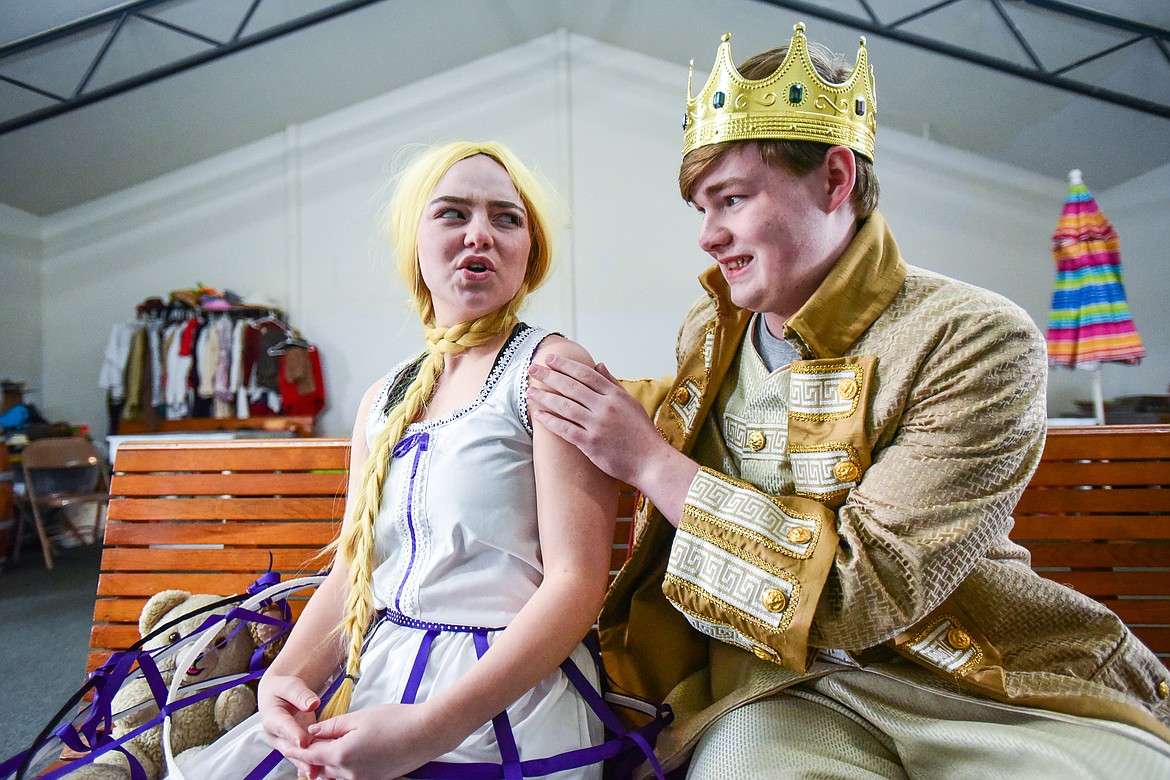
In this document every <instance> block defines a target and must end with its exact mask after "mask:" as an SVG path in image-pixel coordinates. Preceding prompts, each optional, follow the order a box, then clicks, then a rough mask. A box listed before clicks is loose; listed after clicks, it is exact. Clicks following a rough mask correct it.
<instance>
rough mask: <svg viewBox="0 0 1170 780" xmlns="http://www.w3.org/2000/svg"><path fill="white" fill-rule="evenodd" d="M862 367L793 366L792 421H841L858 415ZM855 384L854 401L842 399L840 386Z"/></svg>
mask: <svg viewBox="0 0 1170 780" xmlns="http://www.w3.org/2000/svg"><path fill="white" fill-rule="evenodd" d="M861 378H862V370H861V366H859V365H836V366H801V365H797V364H795V363H794V364H793V365H792V377H791V379H790V381H789V385H788V416H789V418H790V419H793V420H842V419H844V418H846V417H849V416H851V415H852V414H853V413H854V412H856V411H857V404H858V403H859V402H860V400H861V392H860V387H861ZM847 380H848V381H849V382H852V383H853V384H852V386H853V388H854V392H853V394H852V397H851V398H844V397H842V395H841V391H840V388H841V384H842V382H845V381H847Z"/></svg>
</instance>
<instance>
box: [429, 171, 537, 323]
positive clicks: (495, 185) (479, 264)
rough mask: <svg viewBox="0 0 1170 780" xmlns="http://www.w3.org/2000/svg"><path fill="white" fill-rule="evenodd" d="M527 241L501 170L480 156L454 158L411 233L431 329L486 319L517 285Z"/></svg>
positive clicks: (514, 195) (520, 209) (521, 212)
mask: <svg viewBox="0 0 1170 780" xmlns="http://www.w3.org/2000/svg"><path fill="white" fill-rule="evenodd" d="M531 247H532V236H531V234H530V232H529V227H528V213H527V212H526V211H525V209H524V203H523V201H522V200H521V199H520V193H519V192H517V191H516V186H515V185H514V184H513V183H512V179H511V177H509V176H508V172H507V171H505V170H504V168H503V166H501V165H500V164H499V163H498V162H496V161H495V160H493V159H492V158H490V157H487V156H486V155H482V154H480V155H475V156H474V157H468V158H466V159H463V160H460V161H459V162H457V163H455V164H454V165H452V166H451V168H450V169H448V171H447V172H446V173H445V174H443V177H442V178H441V179H439V181H438V183H437V184H436V185H435V189H434V191H433V192H431V197H430V199H429V200H428V201H427V205H426V207H425V208H424V210H423V215H422V220H421V221H420V222H419V227H418V261H419V268H420V270H421V272H422V278H423V281H424V282H425V283H426V286H427V289H428V290H430V293H431V302H432V304H433V306H434V309H435V324H436V325H440V326H444V327H450V326H451V325H456V324H458V323H460V322H469V321H471V320H474V319H476V318H478V317H482V316H484V315H486V314H490V313H492V312H494V311H496V310H497V309H499V308H500V307H501V306H503V305H504V304H506V303H507V302H508V301H510V300H512V298H513V297H514V296H515V295H516V292H517V291H518V290H519V289H520V285H521V283H522V282H523V281H524V273H525V270H526V269H527V267H528V254H529V251H530V250H531Z"/></svg>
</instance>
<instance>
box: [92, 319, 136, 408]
mask: <svg viewBox="0 0 1170 780" xmlns="http://www.w3.org/2000/svg"><path fill="white" fill-rule="evenodd" d="M141 329H142V323H141V322H115V323H114V325H113V326H112V327H111V328H110V339H109V341H108V342H106V352H105V354H104V355H103V356H102V367H101V370H100V371H99V372H98V387H100V388H101V389H103V390H105V391H107V392H108V393H109V394H110V400H111V401H113V402H114V403H120V402H122V401H124V400H126V362H127V361H128V360H129V359H130V341H131V340H132V339H133V338H134V334H135V333H137V332H138V331H139V330H141Z"/></svg>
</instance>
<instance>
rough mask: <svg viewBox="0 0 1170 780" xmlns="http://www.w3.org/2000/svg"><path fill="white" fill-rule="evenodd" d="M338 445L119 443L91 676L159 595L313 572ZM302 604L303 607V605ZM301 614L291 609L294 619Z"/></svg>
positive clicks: (332, 500) (339, 502)
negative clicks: (276, 574) (266, 574)
mask: <svg viewBox="0 0 1170 780" xmlns="http://www.w3.org/2000/svg"><path fill="white" fill-rule="evenodd" d="M348 466H349V440H348V439H291V440H286V439H279V440H274V439H267V440H264V439H241V440H229V441H214V442H194V443H193V442H189V441H184V442H152V443H140V442H128V443H126V444H123V445H122V446H121V447H119V448H118V452H117V456H116V459H115V462H114V476H113V478H112V480H111V489H110V495H111V499H110V510H109V519H108V521H107V524H106V534H105V548H104V550H103V552H102V561H101V574H100V575H99V579H98V590H97V601H96V602H95V605H94V625H93V630H92V633H91V637H90V655H89V669H91V670H92V669H94V668H96V667H97V666H98V665H100V664H101V663H102V662H103V661H104V660H105V658H106V657H107V656H108V654H109V652H110V651H111V650H122V649H125V648H126V647H129V646H130V645H131V644H132V643H134V642H135V641H136V640H137V639H138V638H139V637H138V615H139V614H140V613H141V612H142V607H143V605H144V604H145V603H146V599H147V598H149V597H150V596H151V595H152V594H154V593H157V592H158V591H160V590H166V589H168V588H173V589H180V590H187V591H190V592H192V593H214V594H219V595H231V594H236V593H242V592H243V591H244V590H245V589H246V588H247V587H248V585H250V584H251V583H252V582H254V581H255V580H256V578H257V577H258V576H260V575H261V574H263V573H264V572H266V571H268V569H269V560H270V558H269V556H271V567H272V570H273V571H278V572H280V573H281V578H282V580H289V579H292V578H293V577H296V576H299V575H303V574H310V573H314V572H316V571H318V570H320V569H321V568H322V566H324V565H325V564H326V563H327V561H326V560H325V559H322V558H318V557H317V553H318V552H319V551H320V550H321V548H322V547H324V546H325V545H326V544H328V543H329V542H330V541H332V539H333V536H334V535H335V534H336V533H337V531H338V529H339V528H340V523H341V518H342V515H343V513H344V510H345V489H346V480H347V477H348ZM633 508H634V491H633V490H632V489H629V488H625V489H623V491H622V493H621V495H620V496H619V501H618V525H617V530H616V531H615V533H614V547H613V555H612V560H611V571H610V576H611V577H612V576H613V575H614V574H616V573H617V569H618V568H620V567H621V565H622V563H623V562H624V561H625V559H626V554H627V552H628V549H629V545H628V538H629V529H630V517H631V515H632V514H633ZM302 601H303V598H302ZM300 606H302V605H301V604H300V603H299V602H298V601H296V600H294V601H293V610H294V612H295V613H299V608H300Z"/></svg>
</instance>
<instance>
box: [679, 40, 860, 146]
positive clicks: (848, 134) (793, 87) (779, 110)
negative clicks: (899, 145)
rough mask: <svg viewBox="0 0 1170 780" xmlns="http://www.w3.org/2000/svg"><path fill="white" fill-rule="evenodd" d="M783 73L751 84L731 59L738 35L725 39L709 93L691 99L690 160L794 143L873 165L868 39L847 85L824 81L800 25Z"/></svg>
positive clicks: (686, 138) (686, 136) (686, 141)
mask: <svg viewBox="0 0 1170 780" xmlns="http://www.w3.org/2000/svg"><path fill="white" fill-rule="evenodd" d="M795 30H796V33H795V34H794V35H793V36H792V42H791V43H790V44H789V46H788V53H787V54H786V55H785V57H784V61H783V62H781V63H780V67H778V68H776V71H775V72H774V73H773V74H772V75H771V76H767V77H765V78H762V79H746V78H744V77H743V76H742V75H740V72H739V70H738V69H737V68H736V67H735V64H734V63H733V62H732V59H731V33H727V34H725V35H724V36H723V43H721V44H720V45H719V52H718V53H717V54H716V55H715V67H714V68H713V69H712V70H711V75H710V76H709V77H708V78H707V83H706V85H705V86H704V87H703V89H702V91H701V92H699V94H698V95H695V96H694V97H692V96H691V79H692V78H693V76H694V71H695V63H694V60H692V61H691V76H690V77H688V78H687V113H686V116H685V117H684V118H683V156H684V157H685V156H686V155H687V153H689V152H690V151H691V150H692V149H698V148H699V147H700V146H707V145H709V144H716V143H722V142H724V141H748V140H758V139H787V140H793V141H816V142H819V143H826V144H831V145H833V146H848V147H849V148H850V149H853V150H854V151H855V152H858V153H859V154H863V155H865V156H866V157H867V158H869V159H870V160H871V161H872V160H873V147H874V135H875V133H876V132H877V104H876V101H875V99H874V78H873V68H872V67H870V65H869V57H868V56H867V55H866V52H865V38H864V37H863V38H862V39H861V48H860V49H858V51H857V62H856V63H855V64H854V66H853V72H852V73H850V74H849V78H848V79H847V80H846V81H845V82H844V83H842V84H833V83H831V82H828V81H825V80H824V79H823V78H821V76H820V74H819V73H817V71H816V68H815V67H813V64H812V61H811V60H810V59H809V55H808V40H807V39H806V38H805V36H804V24H803V23H798V24H797V25H796V27H795Z"/></svg>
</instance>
